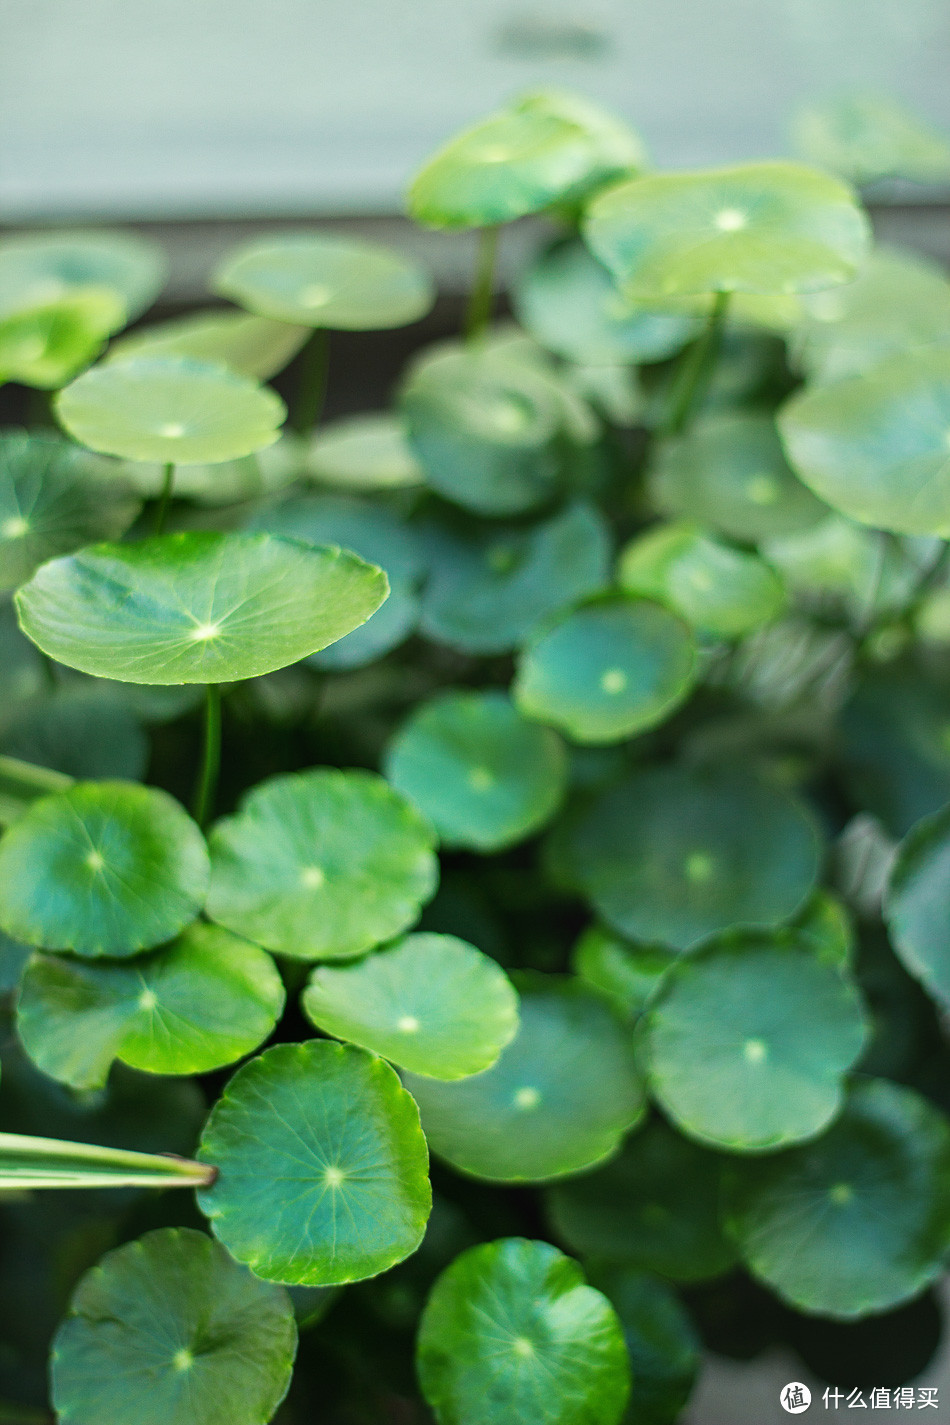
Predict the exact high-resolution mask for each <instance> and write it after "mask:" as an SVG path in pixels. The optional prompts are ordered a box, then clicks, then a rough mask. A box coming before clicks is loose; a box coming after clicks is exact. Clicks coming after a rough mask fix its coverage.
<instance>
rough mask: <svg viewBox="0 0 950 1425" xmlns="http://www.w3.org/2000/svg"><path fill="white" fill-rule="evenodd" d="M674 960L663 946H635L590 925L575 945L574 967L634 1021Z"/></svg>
mask: <svg viewBox="0 0 950 1425" xmlns="http://www.w3.org/2000/svg"><path fill="white" fill-rule="evenodd" d="M675 959H676V957H675V955H674V954H673V952H672V951H671V950H668V949H666V947H665V946H663V945H632V944H631V943H630V941H629V940H622V939H621V938H620V936H619V935H615V934H614V933H613V932H612V931H610V930H605V929H604V928H603V926H600V925H590V926H588V928H587V929H586V930H585V931H584V933H583V935H582V936H581V938H580V939H579V940H578V942H577V944H576V945H575V946H574V951H573V954H572V956H571V969H572V970H573V971H574V973H575V974H576V975H578V976H579V977H580V978H581V979H582V980H583V981H584V983H585V984H587V985H589V986H590V987H591V989H594V990H597V991H598V992H599V993H600V994H602V995H604V996H605V998H606V999H608V1000H609V1001H610V1003H611V1004H612V1005H613V1007H614V1009H615V1010H616V1011H617V1013H618V1014H620V1015H622V1016H623V1018H624V1019H629V1020H635V1019H637V1018H639V1016H640V1015H641V1014H642V1013H643V1011H644V1009H645V1008H646V1005H647V1003H648V1002H649V1000H650V999H651V998H652V997H653V995H654V994H655V993H656V991H657V989H658V987H659V986H660V984H661V983H662V981H663V979H664V977H665V975H666V974H667V972H668V971H669V970H670V968H671V967H672V965H673V964H674V963H675Z"/></svg>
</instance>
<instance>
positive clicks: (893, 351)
mask: <svg viewBox="0 0 950 1425" xmlns="http://www.w3.org/2000/svg"><path fill="white" fill-rule="evenodd" d="M804 306H805V317H804V320H803V321H802V322H801V324H800V326H799V329H798V331H797V332H796V333H795V334H794V338H793V357H794V359H795V360H796V362H797V364H798V365H799V366H801V367H802V368H803V369H804V371H805V373H806V375H807V377H808V379H809V381H811V382H819V381H822V382H823V381H837V380H840V379H841V378H842V377H844V376H857V375H860V374H861V373H862V372H864V371H870V370H872V369H873V367H875V366H876V365H877V364H878V362H880V361H883V360H884V359H885V358H886V357H889V356H897V355H898V354H899V353H901V352H905V351H912V350H913V349H914V348H915V347H923V346H932V345H934V344H940V345H943V346H946V345H948V344H950V281H948V280H947V276H946V273H945V272H944V270H943V268H942V267H940V266H938V264H937V263H936V262H930V261H927V260H926V259H925V258H923V257H921V256H919V254H917V253H912V252H902V251H900V250H899V249H897V248H895V249H888V248H881V249H878V250H877V251H876V252H873V253H872V254H871V256H870V258H869V259H868V262H867V265H866V266H865V267H864V268H863V269H862V271H861V272H860V274H859V275H858V276H857V277H856V278H855V280H854V281H853V282H849V283H847V285H846V286H844V287H838V288H835V290H834V291H830V292H816V293H814V294H813V295H812V296H811V297H808V298H806V299H804Z"/></svg>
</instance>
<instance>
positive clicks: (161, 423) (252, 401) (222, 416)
mask: <svg viewBox="0 0 950 1425" xmlns="http://www.w3.org/2000/svg"><path fill="white" fill-rule="evenodd" d="M55 407H56V415H57V418H58V419H59V421H60V422H61V423H62V425H63V426H64V427H65V429H66V430H67V431H68V432H69V434H70V435H71V436H73V438H74V439H75V440H78V441H79V443H80V444H81V445H88V446H89V447H90V449H92V450H99V451H102V452H103V453H104V454H106V455H121V456H123V457H124V458H125V459H126V460H160V461H163V462H170V463H173V464H178V463H181V464H188V463H192V464H200V463H201V462H203V461H207V462H209V463H213V462H214V461H217V460H236V459H238V458H239V457H240V456H242V455H251V454H253V452H254V451H255V450H263V448H264V447H265V446H267V445H273V443H274V441H275V440H276V439H277V437H278V435H279V434H280V427H281V425H282V423H283V420H284V417H285V416H286V414H287V410H286V407H285V406H284V403H283V401H282V400H281V399H280V397H279V396H277V395H275V393H274V392H273V391H270V390H267V389H265V388H264V387H262V386H259V385H258V384H257V382H256V381H251V380H249V379H248V378H247V377H246V376H239V375H237V373H236V372H233V371H229V370H228V368H227V367H225V366H219V365H217V364H215V363H213V362H210V361H195V360H194V359H193V358H192V357H187V356H148V357H146V356H141V357H137V358H135V359H134V360H128V361H116V362H115V363H113V364H111V365H110V364H107V365H105V366H96V367H94V368H93V370H91V371H87V372H86V373H85V374H84V375H83V376H80V377H79V378H78V380H76V381H73V382H72V384H71V385H69V386H66V387H64V389H63V390H62V391H61V392H60V393H59V395H58V396H57V397H56V402H55Z"/></svg>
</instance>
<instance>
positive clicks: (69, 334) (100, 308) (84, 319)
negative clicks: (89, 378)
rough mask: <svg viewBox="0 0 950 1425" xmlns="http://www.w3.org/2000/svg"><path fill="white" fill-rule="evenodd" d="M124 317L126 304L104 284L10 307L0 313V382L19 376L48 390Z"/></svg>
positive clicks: (90, 357) (92, 354)
mask: <svg viewBox="0 0 950 1425" xmlns="http://www.w3.org/2000/svg"><path fill="white" fill-rule="evenodd" d="M125 322H126V310H125V303H124V302H123V301H122V299H121V298H120V297H118V296H116V294H115V293H114V292H110V291H108V289H102V288H88V289H86V290H83V291H79V292H74V293H71V294H70V295H69V296H65V297H59V298H58V299H57V300H56V301H55V302H44V303H42V304H41V305H39V306H35V307H26V308H23V309H20V310H17V311H15V312H10V313H9V314H8V315H7V316H3V317H0V383H2V382H4V381H20V382H22V383H23V385H24V386H35V387H38V388H40V389H41V390H46V391H49V390H52V388H53V387H55V386H63V385H65V383H66V382H67V381H69V380H70V378H71V377H73V376H75V374H76V372H77V371H81V370H82V368H83V367H84V366H88V365H89V363H90V362H91V361H94V360H95V358H96V357H97V356H98V355H99V352H100V351H101V350H102V346H103V343H104V342H105V340H106V337H108V336H110V335H111V334H112V332H114V331H117V330H118V329H119V327H122V326H124V325H125Z"/></svg>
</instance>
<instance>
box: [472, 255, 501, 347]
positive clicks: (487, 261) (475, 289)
mask: <svg viewBox="0 0 950 1425" xmlns="http://www.w3.org/2000/svg"><path fill="white" fill-rule="evenodd" d="M497 257H498V228H497V227H494V228H482V230H481V232H480V233H479V235H478V253H477V256H476V258H475V280H474V282H473V283H472V290H471V293H470V295H469V299H468V307H467V308H466V311H465V324H464V332H465V340H466V341H478V340H479V338H480V337H482V336H483V335H484V333H485V328H486V327H487V326H488V323H489V321H490V319H491V314H492V305H493V303H494V300H495V262H496V259H497Z"/></svg>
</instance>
